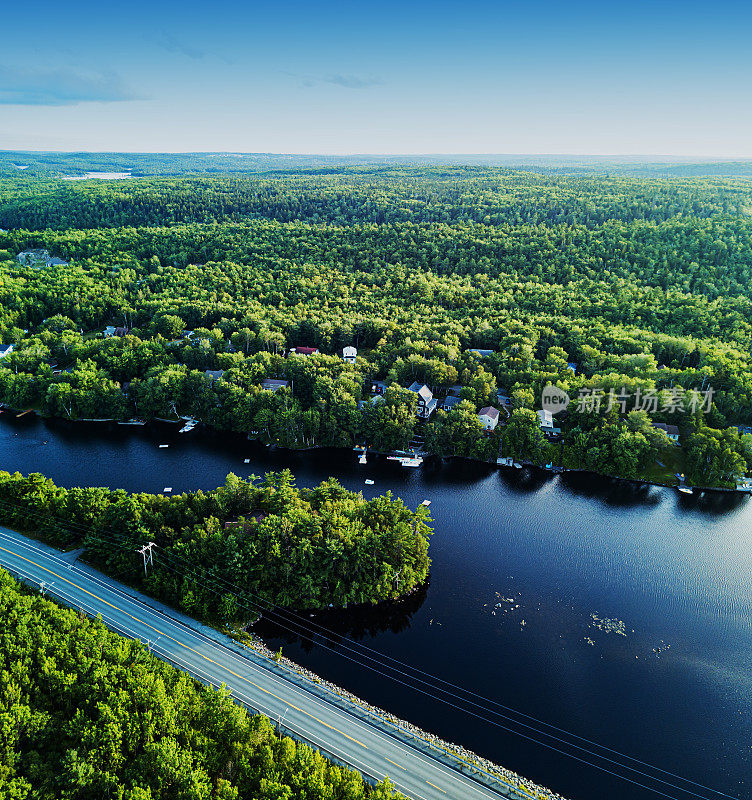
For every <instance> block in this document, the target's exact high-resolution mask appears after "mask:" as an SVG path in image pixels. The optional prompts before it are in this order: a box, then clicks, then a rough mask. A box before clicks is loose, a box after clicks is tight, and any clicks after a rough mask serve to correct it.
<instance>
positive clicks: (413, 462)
mask: <svg viewBox="0 0 752 800" xmlns="http://www.w3.org/2000/svg"><path fill="white" fill-rule="evenodd" d="M387 460H388V461H399V463H400V464H402V466H403V467H419V466H420V465H421V464H422V463H423V459H422V458H421V457H420V456H387Z"/></svg>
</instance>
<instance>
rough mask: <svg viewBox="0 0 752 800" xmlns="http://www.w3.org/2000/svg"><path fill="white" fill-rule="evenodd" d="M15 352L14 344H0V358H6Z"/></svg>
mask: <svg viewBox="0 0 752 800" xmlns="http://www.w3.org/2000/svg"><path fill="white" fill-rule="evenodd" d="M12 352H13V345H12V344H0V358H5V356H9V355H10V354H11V353H12Z"/></svg>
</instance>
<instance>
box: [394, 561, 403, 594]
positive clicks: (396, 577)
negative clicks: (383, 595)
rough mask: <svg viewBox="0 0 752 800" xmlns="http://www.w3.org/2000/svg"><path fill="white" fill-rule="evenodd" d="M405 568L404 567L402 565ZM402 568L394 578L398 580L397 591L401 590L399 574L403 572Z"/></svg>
mask: <svg viewBox="0 0 752 800" xmlns="http://www.w3.org/2000/svg"><path fill="white" fill-rule="evenodd" d="M402 569H404V567H402ZM402 569H401V570H400V571H399V572H398V573H397V574H396V575H395V576H394V580H395V581H397V591H399V576H400V575H401V574H402Z"/></svg>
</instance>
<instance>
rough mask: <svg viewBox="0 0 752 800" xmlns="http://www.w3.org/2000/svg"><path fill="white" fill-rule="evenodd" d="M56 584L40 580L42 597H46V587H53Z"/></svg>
mask: <svg viewBox="0 0 752 800" xmlns="http://www.w3.org/2000/svg"><path fill="white" fill-rule="evenodd" d="M54 585H55V584H54V583H45V582H44V581H40V582H39V594H41V595H42V597H44V596H45V589H47V587H49V588H50V589H51V588H52V587H53V586H54Z"/></svg>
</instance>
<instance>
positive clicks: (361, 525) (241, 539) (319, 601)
mask: <svg viewBox="0 0 752 800" xmlns="http://www.w3.org/2000/svg"><path fill="white" fill-rule="evenodd" d="M429 520H430V517H429V514H428V509H427V508H426V507H424V506H419V507H418V509H417V510H416V511H410V510H409V509H408V508H407V507H406V506H405V505H404V504H403V503H402V501H401V500H395V499H392V497H391V495H390V494H387V495H385V496H381V497H376V498H374V499H373V500H365V499H364V498H363V496H362V495H360V494H355V493H353V492H349V491H347V490H346V489H344V488H343V487H342V486H341V485H340V484H339V483H337V481H335V480H334V479H331V480H328V481H326V482H324V483H322V484H321V485H319V486H317V487H316V488H313V489H298V488H296V487H295V485H294V482H293V478H292V475H291V474H290V473H289V472H288V471H284V472H281V473H268V474H267V475H266V476H265V477H264V478H263V479H253V478H251V479H250V480H247V481H246V480H241V479H240V478H237V477H236V476H234V475H232V474H230V475H228V476H227V481H226V483H225V485H224V486H221V487H219V488H218V489H216V490H215V491H211V492H203V491H198V492H191V493H186V494H181V495H176V496H171V497H166V496H164V495H153V494H129V493H127V492H125V491H122V490H118V491H113V490H110V489H102V488H92V487H77V488H71V489H65V488H62V487H59V486H56V485H55V484H54V483H52V481H50V480H47V479H46V478H45V477H44V476H42V475H39V474H31V475H28V476H22V475H20V474H18V473H16V474H13V475H11V474H10V473H8V472H0V522H1V523H3V524H5V525H7V526H9V527H11V528H13V529H15V530H18V531H21V532H23V533H27V534H30V535H32V536H35V537H36V538H38V539H42V540H44V541H45V542H48V543H49V544H51V545H53V546H55V547H59V548H62V549H74V550H75V549H79V548H83V549H84V551H85V552H84V558H85V559H86V561H87V562H89V563H91V564H92V565H94V566H96V567H98V568H99V569H101V570H102V571H103V572H106V573H107V574H109V575H112V576H113V577H116V578H118V580H121V581H127V582H128V583H130V584H131V585H132V586H136V587H138V588H140V589H143V591H144V592H146V593H147V594H150V595H152V596H154V597H157V598H159V599H161V600H164V601H165V602H166V603H168V604H170V605H172V606H174V607H175V608H179V609H182V610H183V611H184V612H186V613H188V614H190V615H191V616H193V617H197V618H200V619H202V620H204V621H206V622H209V623H211V624H214V625H222V626H227V627H231V628H238V627H239V626H240V627H243V626H245V625H247V624H248V623H249V622H252V621H254V620H255V619H257V618H258V616H259V615H260V614H262V613H263V611H264V610H265V609H268V608H271V607H274V606H277V607H283V608H289V607H295V608H298V609H314V608H326V607H329V606H335V607H346V606H347V605H348V604H375V603H379V602H383V601H387V600H396V599H398V598H400V597H402V596H404V595H406V594H408V593H410V592H411V591H413V590H415V589H416V588H417V587H418V586H420V585H421V584H423V583H424V582H425V581H426V579H427V577H428V569H429V566H430V560H429V558H428V542H429V537H430V534H431V528H430V527H429V525H428V522H429ZM149 542H153V543H154V544H155V545H156V547H155V548H154V553H153V558H152V559H151V563H150V564H149V569H148V574H145V570H144V566H143V563H142V558H141V556H140V555H139V554H138V552H137V550H138V549H139V548H141V547H143V546H144V545H145V544H148V543H149Z"/></svg>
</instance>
